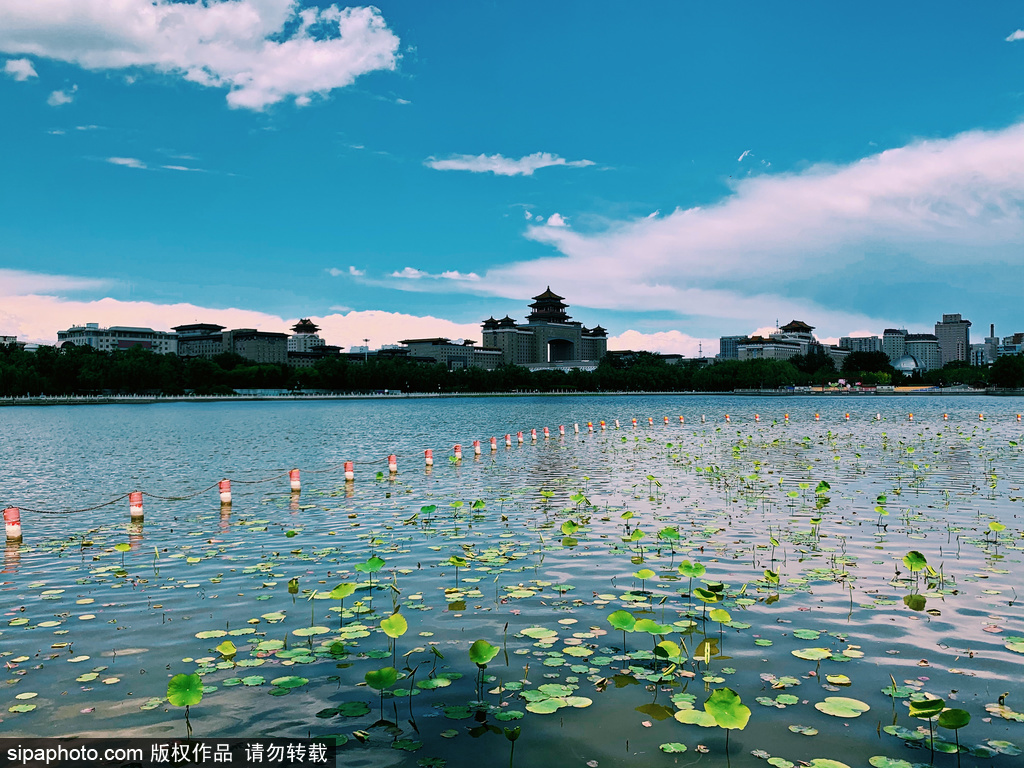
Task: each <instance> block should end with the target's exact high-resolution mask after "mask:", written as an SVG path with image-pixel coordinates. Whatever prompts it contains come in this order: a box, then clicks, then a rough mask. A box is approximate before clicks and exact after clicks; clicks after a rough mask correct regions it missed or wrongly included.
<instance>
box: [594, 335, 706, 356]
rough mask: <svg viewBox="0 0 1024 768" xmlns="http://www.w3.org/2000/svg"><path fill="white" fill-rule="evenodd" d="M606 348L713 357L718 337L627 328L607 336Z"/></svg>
mask: <svg viewBox="0 0 1024 768" xmlns="http://www.w3.org/2000/svg"><path fill="white" fill-rule="evenodd" d="M608 349H632V350H636V351H641V350H642V351H646V352H660V353H662V354H666V355H685V356H686V357H697V356H698V355H701V354H703V355H704V356H705V357H714V356H715V355H717V354H718V339H699V338H696V337H694V336H688V335H686V334H685V333H682V332H681V331H657V332H655V333H642V332H640V331H633V330H629V331H625V332H624V333H621V334H619V335H618V336H609V337H608Z"/></svg>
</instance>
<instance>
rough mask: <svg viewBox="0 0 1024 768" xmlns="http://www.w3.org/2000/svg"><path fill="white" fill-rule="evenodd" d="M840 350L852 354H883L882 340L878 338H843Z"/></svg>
mask: <svg viewBox="0 0 1024 768" xmlns="http://www.w3.org/2000/svg"><path fill="white" fill-rule="evenodd" d="M839 348H840V349H848V350H850V351H851V352H881V351H882V340H881V339H880V338H878V337H877V336H843V337H842V338H840V339H839Z"/></svg>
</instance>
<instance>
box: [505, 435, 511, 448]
mask: <svg viewBox="0 0 1024 768" xmlns="http://www.w3.org/2000/svg"><path fill="white" fill-rule="evenodd" d="M505 447H506V448H511V447H512V435H505Z"/></svg>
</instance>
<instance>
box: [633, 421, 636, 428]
mask: <svg viewBox="0 0 1024 768" xmlns="http://www.w3.org/2000/svg"><path fill="white" fill-rule="evenodd" d="M633 426H634V427H635V426H636V419H633Z"/></svg>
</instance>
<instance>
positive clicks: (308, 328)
mask: <svg viewBox="0 0 1024 768" xmlns="http://www.w3.org/2000/svg"><path fill="white" fill-rule="evenodd" d="M319 330H320V326H319V325H317V324H316V323H314V322H313V321H312V320H310V319H309V318H308V317H304V318H302V319H301V320H299V322H297V323H296V324H295V325H293V326H292V331H293V332H295V333H316V332H317V331H319Z"/></svg>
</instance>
